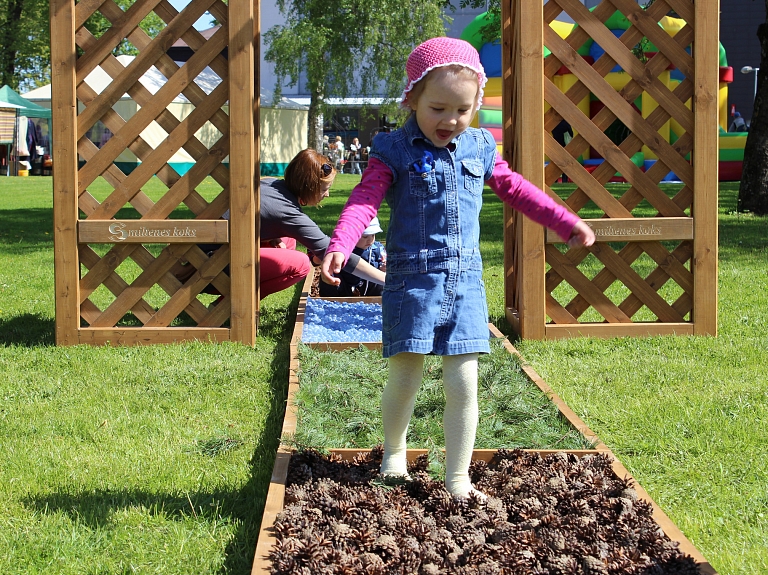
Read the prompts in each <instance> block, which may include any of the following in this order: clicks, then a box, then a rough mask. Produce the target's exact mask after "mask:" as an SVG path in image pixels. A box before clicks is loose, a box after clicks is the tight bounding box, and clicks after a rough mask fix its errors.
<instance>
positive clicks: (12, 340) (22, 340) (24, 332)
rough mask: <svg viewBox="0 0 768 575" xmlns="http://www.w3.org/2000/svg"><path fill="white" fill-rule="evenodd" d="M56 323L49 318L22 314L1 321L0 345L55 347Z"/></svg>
mask: <svg viewBox="0 0 768 575" xmlns="http://www.w3.org/2000/svg"><path fill="white" fill-rule="evenodd" d="M55 329H56V322H55V321H54V320H52V319H51V318H48V317H43V316H41V315H35V314H29V313H26V314H22V315H17V316H13V317H9V318H2V319H0V345H22V346H27V347H35V346H41V345H53V344H54V343H55V341H56V337H55Z"/></svg>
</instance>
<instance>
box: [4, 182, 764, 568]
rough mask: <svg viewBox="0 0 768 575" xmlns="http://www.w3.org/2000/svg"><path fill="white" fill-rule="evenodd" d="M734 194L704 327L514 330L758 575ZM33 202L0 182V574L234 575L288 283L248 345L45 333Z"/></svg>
mask: <svg viewBox="0 0 768 575" xmlns="http://www.w3.org/2000/svg"><path fill="white" fill-rule="evenodd" d="M356 180H359V178H355V177H354V176H350V175H341V176H339V178H338V180H337V183H336V184H335V185H334V188H333V190H332V193H331V197H330V198H329V199H328V200H326V202H325V205H324V206H323V207H322V208H320V209H318V210H313V209H310V210H309V214H310V215H311V216H312V217H313V218H314V219H315V220H316V221H318V223H319V224H320V225H321V227H323V229H325V230H326V231H328V232H330V231H331V230H332V228H333V225H334V223H335V221H336V218H337V216H338V212H339V210H340V209H341V206H342V205H343V203H344V201H345V199H346V196H347V195H348V192H349V190H350V189H351V187H352V186H353V184H354V182H355V181H356ZM106 189H107V187H106V186H105V185H103V184H102V183H101V182H99V184H98V185H97V186H95V187H94V189H93V190H91V191H92V192H93V193H94V195H96V196H97V197H100V196H103V194H104V193H106ZM161 190H162V186H161V185H160V184H157V187H155V188H153V187H148V188H145V189H144V191H145V192H146V193H147V194H148V195H150V197H153V196H157V194H159V193H161ZM736 190H737V186H736V185H734V184H723V185H722V186H721V198H720V277H719V330H720V331H719V336H718V337H717V338H708V337H656V338H631V339H630V338H618V339H612V340H596V339H573V340H565V341H550V342H535V341H523V342H516V345H517V346H518V348H519V349H521V351H522V352H523V354H524V356H525V358H526V360H527V361H528V362H530V363H531V364H532V365H533V367H534V368H535V369H536V370H537V371H538V372H539V373H540V374H541V375H542V376H543V377H544V379H545V380H546V381H547V383H548V384H549V385H550V386H552V387H553V388H554V390H555V391H556V392H557V393H558V394H559V395H560V396H562V397H563V398H564V399H565V401H566V402H567V403H568V405H570V406H571V407H572V408H573V409H574V410H575V411H576V413H577V414H578V415H579V416H581V417H582V418H583V419H584V420H585V421H586V423H587V424H588V425H589V426H590V427H591V428H592V429H594V430H595V431H596V432H597V433H598V435H599V436H600V438H601V439H602V440H603V441H604V442H605V443H607V444H608V446H609V447H611V449H613V450H614V452H615V453H616V454H617V456H618V457H619V458H620V459H621V460H622V462H623V463H624V464H625V465H626V466H627V467H628V469H629V470H630V471H631V473H632V474H633V475H634V476H635V477H636V478H637V479H638V481H639V482H640V483H641V484H642V485H643V487H645V488H646V489H647V490H648V491H649V493H650V494H651V496H652V497H653V498H654V499H655V500H656V501H657V502H658V503H659V504H660V505H661V506H662V508H663V509H664V510H665V511H666V512H667V513H668V514H669V515H670V517H671V518H672V519H673V521H674V522H675V523H676V524H677V525H678V526H679V527H680V528H681V529H682V530H683V532H684V533H685V534H686V536H687V537H688V538H689V539H691V541H692V542H693V543H694V544H695V545H696V546H697V547H698V548H699V549H700V550H701V551H702V552H703V553H704V555H705V556H706V557H707V558H708V559H709V561H710V562H711V563H712V564H713V566H714V567H715V568H716V569H717V570H718V571H719V572H720V573H721V574H723V575H736V574H743V575H756V574H762V573H768V471H767V469H768V466H766V463H765V462H766V460H768V417H767V415H768V414H767V412H768V375H766V374H768V359H766V351H765V350H766V349H767V348H768V258H767V256H768V219H766V218H756V217H753V216H750V215H745V214H736V213H735V198H736ZM215 191H216V186H215V185H214V184H212V185H211V186H210V193H211V194H213V193H215ZM203 193H204V195H205V193H206V191H205V190H203ZM487 199H488V201H487V203H486V207H485V208H484V212H483V233H482V238H481V241H482V246H481V247H482V249H483V254H484V258H485V262H486V269H485V279H486V286H487V292H488V298H489V311H490V315H491V319H492V321H494V323H496V325H497V326H498V327H499V328H500V329H502V330H505V329H506V324H505V322H504V320H503V317H504V302H503V285H502V284H503V280H502V278H503V262H502V248H501V231H500V230H501V206H500V203H499V202H498V201H497V200H496V199H495V197H494V196H493V195H492V194H488V195H487ZM51 206H52V191H51V180H50V178H41V177H30V178H6V177H2V178H0V572H2V573H4V574H6V573H12V574H15V573H18V574H22V573H23V574H31V573H46V574H52V573H55V574H58V573H72V574H82V573H94V574H95V573H110V574H111V573H172V574H180V573H190V574H193V573H194V574H201V573H242V574H246V573H249V572H250V567H251V562H252V558H253V551H254V548H255V538H256V534H257V532H258V528H259V524H260V521H261V513H262V509H263V504H264V498H265V495H266V491H267V487H268V483H269V478H270V475H271V471H272V463H273V459H274V453H275V449H276V447H277V445H278V441H279V433H280V426H281V422H282V416H283V406H284V402H285V393H286V385H287V380H288V339H289V335H290V333H291V331H292V329H293V322H294V317H295V310H296V304H297V301H298V288H295V289H292V290H287V291H285V292H281V293H278V294H275V295H272V296H270V297H268V298H266V299H265V300H264V301H263V302H262V314H261V326H260V337H259V339H258V342H257V345H256V347H255V348H253V349H252V348H250V347H245V346H241V345H238V344H218V345H204V344H183V345H167V346H147V347H134V348H109V347H103V348H94V347H85V346H76V347H68V348H57V347H55V346H54V337H53V333H54V299H53V298H54V288H53V237H52V212H51ZM181 215H183V214H181ZM379 215H380V217H381V220H382V223H383V224H384V227H385V228H386V222H387V220H388V211H387V210H386V207H385V208H383V209H382V211H381V212H380V214H379ZM639 265H642V262H640V263H639ZM616 297H620V294H617V296H616Z"/></svg>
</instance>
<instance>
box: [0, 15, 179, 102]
mask: <svg viewBox="0 0 768 575" xmlns="http://www.w3.org/2000/svg"><path fill="white" fill-rule="evenodd" d="M134 1H135V0H116V1H115V3H116V4H117V5H118V6H119V7H120V8H122V9H123V10H127V9H128V8H129V7H130V6H131V5H132V4H133V3H134ZM110 26H111V24H110V22H109V21H108V20H107V19H106V18H104V16H102V15H101V13H100V12H98V11H97V12H96V13H95V14H94V15H93V16H91V17H90V18H89V19H88V20H87V21H86V23H85V27H86V28H87V29H88V30H89V31H90V32H91V34H93V35H94V36H96V37H97V38H98V37H100V36H101V35H102V34H104V32H106V31H107V30H108V29H109V27H110ZM139 27H140V28H141V29H142V30H144V31H145V32H146V33H147V34H148V35H149V36H150V37H153V38H154V37H155V36H157V34H158V33H160V31H161V30H162V29H163V28H164V27H165V23H164V22H163V21H162V20H161V19H160V17H159V16H157V15H156V14H155V13H154V12H152V13H150V14H149V15H148V16H147V17H146V18H145V19H144V20H143V21H142V22H141V23H140V24H139ZM50 45H51V32H50V26H49V2H48V0H0V86H4V85H6V84H8V85H9V86H11V88H13V89H14V90H19V91H27V90H29V89H32V88H36V87H38V86H44V85H45V84H48V83H50V81H51V48H50ZM136 53H138V51H137V50H136V48H135V47H134V46H133V45H131V43H130V42H128V41H127V40H123V41H122V42H121V43H120V44H118V46H117V47H116V48H115V49H114V50H113V54H114V55H116V56H117V55H120V54H136Z"/></svg>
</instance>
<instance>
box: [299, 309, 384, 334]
mask: <svg viewBox="0 0 768 575" xmlns="http://www.w3.org/2000/svg"><path fill="white" fill-rule="evenodd" d="M301 340H302V341H303V342H305V343H319V342H378V341H381V304H378V303H365V302H340V301H332V300H324V299H318V298H307V307H306V311H305V314H304V329H303V331H302V334H301Z"/></svg>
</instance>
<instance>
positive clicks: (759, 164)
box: [738, 0, 768, 215]
mask: <svg viewBox="0 0 768 575" xmlns="http://www.w3.org/2000/svg"><path fill="white" fill-rule="evenodd" d="M766 15H767V19H768V0H766ZM757 38H758V39H759V40H760V70H759V71H758V72H757V93H756V94H755V104H754V108H753V111H752V121H751V123H750V126H749V133H748V134H747V143H746V145H745V146H744V166H743V169H742V174H741V183H740V184H739V201H738V210H739V211H750V212H753V213H754V214H757V215H765V214H768V81H766V76H767V75H768V23H763V24H760V25H759V26H758V27H757ZM763 108H765V109H763Z"/></svg>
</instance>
